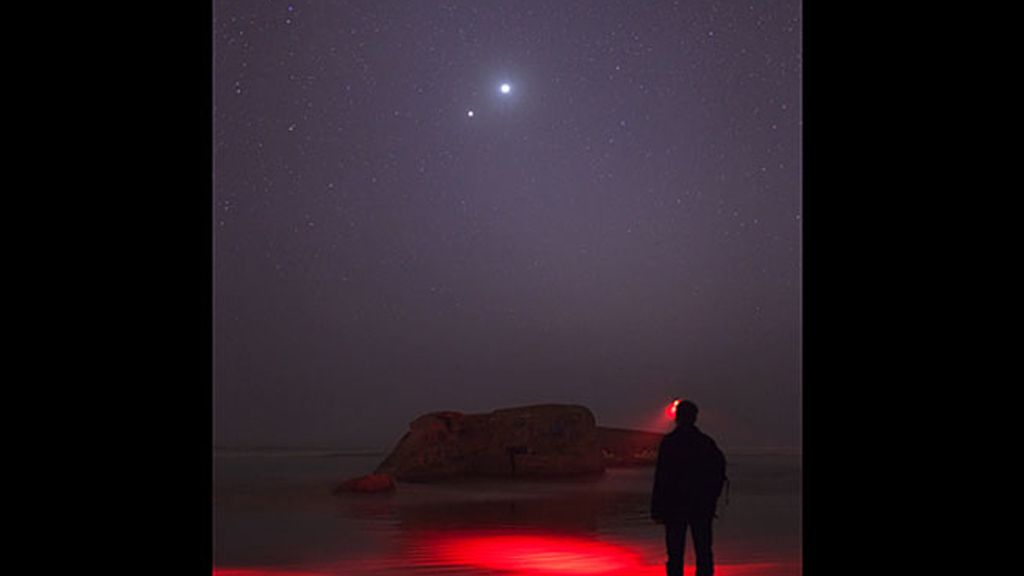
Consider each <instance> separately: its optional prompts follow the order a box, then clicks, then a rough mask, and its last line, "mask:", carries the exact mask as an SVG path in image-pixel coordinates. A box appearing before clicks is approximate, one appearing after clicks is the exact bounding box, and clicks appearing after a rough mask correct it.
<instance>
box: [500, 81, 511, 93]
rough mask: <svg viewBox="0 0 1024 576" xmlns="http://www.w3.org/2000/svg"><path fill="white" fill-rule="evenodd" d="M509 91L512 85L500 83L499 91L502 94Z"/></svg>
mask: <svg viewBox="0 0 1024 576" xmlns="http://www.w3.org/2000/svg"><path fill="white" fill-rule="evenodd" d="M511 91H512V86H511V85H509V84H508V83H505V84H502V85H501V93H502V94H508V93H509V92H511Z"/></svg>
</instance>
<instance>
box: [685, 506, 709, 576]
mask: <svg viewBox="0 0 1024 576" xmlns="http://www.w3.org/2000/svg"><path fill="white" fill-rule="evenodd" d="M711 520H712V517H711V516H707V517H706V518H698V519H694V520H693V521H692V522H690V527H691V528H692V530H693V553H694V555H695V556H697V576H712V575H713V574H714V573H715V561H714V556H713V555H712V553H711Z"/></svg>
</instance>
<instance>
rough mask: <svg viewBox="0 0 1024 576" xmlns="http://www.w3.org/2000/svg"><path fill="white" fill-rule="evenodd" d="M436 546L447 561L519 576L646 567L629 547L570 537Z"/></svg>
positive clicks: (461, 540) (473, 539)
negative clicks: (508, 572)
mask: <svg viewBox="0 0 1024 576" xmlns="http://www.w3.org/2000/svg"><path fill="white" fill-rule="evenodd" d="M435 546H436V548H435V550H436V551H437V554H438V555H439V556H440V557H441V558H442V559H443V561H445V562H449V563H452V564H462V565H470V566H476V567H479V568H486V569H490V570H504V571H514V573H516V574H537V575H543V574H548V575H551V576H555V575H560V574H561V575H570V574H571V575H579V576H583V575H587V574H605V575H609V574H637V573H638V571H639V570H642V569H643V568H644V565H643V562H642V560H641V558H640V556H639V555H638V554H636V553H634V552H632V551H630V550H628V549H626V548H623V547H621V546H616V545H613V544H607V543H604V542H599V541H595V540H587V539H583V538H573V537H569V536H516V535H501V536H466V537H453V538H450V539H447V540H442V541H439V542H438V543H437V544H436V545H435Z"/></svg>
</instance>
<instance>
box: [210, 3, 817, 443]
mask: <svg viewBox="0 0 1024 576" xmlns="http://www.w3.org/2000/svg"><path fill="white" fill-rule="evenodd" d="M800 11H801V4H800V2H799V1H796V0H785V1H769V2H745V3H741V2H694V1H679V2H671V1H665V2H638V1H625V0H622V1H594V0H587V1H582V0H571V1H562V0H558V1H555V0H542V1H515V2H504V1H484V0H476V1H458V2H454V1H447V2H440V1H437V2H434V1H426V0H425V1H422V2H420V1H416V2H413V1H411V0H408V1H381V0H366V1H358V2H346V1H336V2H326V1H325V2H298V1H296V2H287V1H235V2H228V1H224V0H218V1H217V2H215V4H214V35H215V37H214V62H213V72H214V94H213V105H214V126H213V138H214V174H213V176H214V182H213V201H214V206H213V219H212V225H213V228H214V267H215V270H214V279H215V283H214V287H213V290H214V343H215V350H214V424H215V441H216V444H217V445H219V446H268V445H269V446H323V447H335V448H341V449H389V448H390V447H392V446H393V444H394V443H395V442H396V441H397V440H398V438H399V437H400V436H401V435H402V433H404V431H405V430H406V427H407V424H408V422H409V421H410V420H412V419H413V418H415V417H417V416H419V415H421V414H423V413H425V412H429V411H436V410H459V411H464V412H485V411H490V410H493V409H497V408H502V407H509V406H517V405H526V404H539V403H549V402H556V403H573V404H582V405H585V406H587V407H589V408H590V409H591V410H592V411H593V412H594V414H595V416H596V418H597V420H598V423H599V424H600V425H605V426H616V427H635V428H646V429H653V430H661V429H664V430H667V429H668V426H667V423H666V422H665V421H664V419H661V418H662V414H663V410H664V407H665V405H666V404H668V403H669V402H670V400H671V399H672V397H674V396H682V397H687V398H691V399H692V400H694V401H695V402H696V403H697V404H698V405H699V406H700V407H701V416H700V420H699V421H698V425H699V426H701V427H702V429H704V430H705V431H707V432H709V433H711V434H712V435H713V436H715V438H716V439H717V440H718V442H719V444H720V445H722V446H723V447H726V448H729V447H778V446H786V447H795V446H798V445H800V442H801V427H800V413H801V406H800V399H801V355H800V348H801V317H800V285H801V220H800V218H801V214H800V212H801V167H800V159H801V150H800V145H801V135H800V134H801V100H800V98H801V19H800ZM503 84H507V86H508V88H507V91H506V90H503V89H502V85H503ZM659 427H660V428H659Z"/></svg>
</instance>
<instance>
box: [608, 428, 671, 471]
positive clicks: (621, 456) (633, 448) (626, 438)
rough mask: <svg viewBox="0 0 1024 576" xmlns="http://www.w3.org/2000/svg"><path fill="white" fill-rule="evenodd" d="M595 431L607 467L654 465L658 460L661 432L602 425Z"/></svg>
mask: <svg viewBox="0 0 1024 576" xmlns="http://www.w3.org/2000/svg"><path fill="white" fill-rule="evenodd" d="M597 432H598V437H599V438H600V443H601V452H602V455H603V457H604V465H605V466H607V467H608V468H616V467H623V466H654V465H655V464H656V463H657V462H658V445H659V444H660V443H661V439H662V438H663V437H664V435H663V434H658V433H656V432H642V431H640V430H625V429H622V428H602V427H598V429H597Z"/></svg>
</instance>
